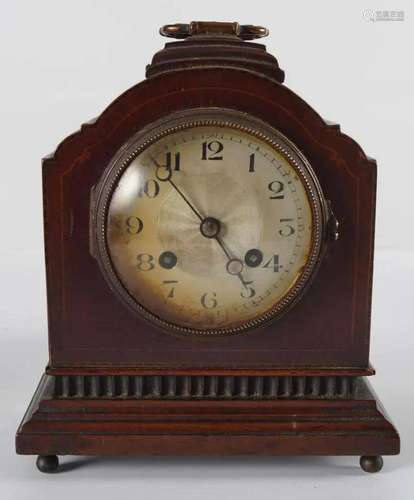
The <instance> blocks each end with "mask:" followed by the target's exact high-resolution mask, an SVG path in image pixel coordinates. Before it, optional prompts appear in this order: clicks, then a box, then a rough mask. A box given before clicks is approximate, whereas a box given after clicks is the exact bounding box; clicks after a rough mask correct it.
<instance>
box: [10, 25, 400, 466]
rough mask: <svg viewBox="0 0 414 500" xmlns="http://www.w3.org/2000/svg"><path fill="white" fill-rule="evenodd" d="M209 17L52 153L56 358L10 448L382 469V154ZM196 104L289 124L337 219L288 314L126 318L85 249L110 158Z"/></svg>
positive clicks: (48, 209) (48, 193) (48, 462)
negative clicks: (160, 322) (378, 241)
mask: <svg viewBox="0 0 414 500" xmlns="http://www.w3.org/2000/svg"><path fill="white" fill-rule="evenodd" d="M201 24H203V23H201ZM178 26H179V28H178V32H180V30H181V29H182V27H183V26H184V27H185V26H187V25H178ZM191 26H192V25H191ZM206 26H207V28H206V29H207V30H208V29H211V30H212V32H211V33H207V34H206V33H200V34H199V35H197V36H190V37H189V38H187V40H185V41H182V42H173V43H169V44H167V45H166V47H165V49H163V50H161V51H160V52H159V53H157V54H156V55H155V56H154V59H153V61H152V64H151V65H149V66H148V68H147V79H146V80H145V81H143V82H141V83H139V84H138V85H135V86H134V87H132V88H131V89H129V90H128V91H126V92H125V93H124V94H122V95H121V96H120V97H118V98H117V99H116V100H115V101H114V102H113V103H112V104H111V105H110V106H109V107H108V108H107V109H106V110H105V111H104V112H103V113H102V114H101V115H100V116H99V118H98V119H96V120H95V121H93V122H90V123H87V124H85V125H83V126H82V127H81V129H80V131H78V132H76V133H74V134H73V135H71V136H69V137H68V138H66V139H65V140H64V141H63V142H62V143H61V144H60V145H59V147H58V148H57V150H56V151H55V153H54V154H53V155H51V156H50V157H48V158H46V159H45V160H44V162H43V186H44V221H45V252H46V272H47V298H48V320H49V345H50V360H49V365H48V367H47V370H46V374H45V375H44V376H43V377H42V380H41V383H40V385H39V388H38V390H37V392H36V394H35V396H34V398H33V401H32V403H31V405H30V406H29V409H28V411H27V414H26V416H25V418H24V420H23V422H22V424H21V426H20V428H19V430H18V433H17V440H16V447H17V452H18V453H23V454H40V455H42V457H40V458H39V461H38V467H39V469H40V470H44V471H51V470H54V469H56V467H57V463H58V462H57V458H56V456H55V455H62V454H91V455H94V454H98V455H99V454H115V455H116V454H210V455H212V454H213V455H214V454H215V455H217V454H218V455H224V454H276V455H278V454H293V455H295V454H315V455H316V454H322V455H329V454H332V455H334V454H339V455H346V454H360V455H364V456H365V457H364V458H363V459H362V461H361V466H362V467H363V468H364V470H368V471H371V472H373V471H376V470H379V469H380V468H381V464H382V460H381V459H380V457H379V455H380V454H396V453H398V452H399V437H398V434H397V432H396V430H395V428H394V427H393V425H392V423H391V422H390V421H389V419H388V417H387V416H386V414H385V412H384V410H383V409H382V407H381V405H380V403H379V401H378V399H377V397H376V396H375V394H374V393H373V391H372V390H371V389H370V386H369V384H367V382H366V381H365V379H364V377H363V376H364V375H372V374H373V373H374V372H373V369H372V368H371V367H370V364H369V338H370V313H371V287H372V263H373V243H374V219H375V190H376V164H375V161H374V160H372V159H369V158H367V157H366V156H365V154H364V153H363V151H362V149H361V148H360V147H359V145H358V144H357V143H356V142H355V141H354V140H353V139H351V138H350V137H348V136H346V135H344V134H342V133H341V131H340V129H339V126H338V125H335V124H331V123H327V122H326V121H324V120H323V119H322V118H321V117H320V116H319V115H318V113H317V112H316V111H314V110H313V109H312V108H311V107H310V106H309V105H308V104H307V103H306V102H305V101H303V100H302V99H301V98H300V97H299V96H297V95H296V94H295V93H293V92H292V91H291V90H289V89H288V88H287V87H286V86H285V85H283V79H284V73H283V71H282V70H281V69H280V68H279V66H278V63H277V61H276V59H275V58H274V57H273V56H271V55H269V54H268V53H267V52H266V51H265V48H264V46H263V45H260V44H256V43H251V42H246V41H243V40H241V39H240V38H243V36H244V35H243V34H242V35H240V33H243V30H242V31H241V32H240V31H237V29H238V28H237V27H238V25H237V23H233V24H231V25H227V24H226V23H225V24H223V25H220V26H218V27H217V25H216V24H215V23H213V24H211V23H207V25H206ZM173 28H174V29H173V30H172V32H174V33H177V29H176V27H173ZM195 28H196V29H197V23H195ZM239 28H240V27H239ZM244 28H245V31H244V33H245V37H249V36H250V34H251V29H252V27H244ZM246 28H247V30H246ZM174 30H175V31H174ZM217 30H218V31H220V30H224V31H225V33H219V34H217ZM236 32H237V33H239V35H238V36H235V35H234V33H236ZM246 33H247V35H246ZM186 36H187V35H186ZM183 37H184V35H183ZM197 108H214V109H215V110H220V109H226V110H231V111H235V112H239V113H245V114H246V116H253V117H254V118H255V119H258V120H261V121H263V122H265V123H266V124H268V125H269V126H271V127H273V128H275V129H277V130H278V131H280V132H281V133H282V134H283V135H284V136H286V137H287V138H288V139H289V140H290V141H291V142H292V143H293V144H295V146H296V147H297V148H298V149H299V150H300V151H301V153H302V154H303V155H304V156H305V157H306V159H307V160H308V161H309V163H310V164H311V166H312V168H313V170H314V172H315V174H316V177H317V179H318V181H319V183H320V185H321V187H322V191H323V193H324V196H325V197H326V199H327V200H329V202H330V204H331V207H332V210H333V213H334V214H335V217H336V219H337V220H338V222H339V239H338V240H337V241H335V242H333V240H334V239H335V234H336V232H337V230H338V228H337V227H336V225H335V224H334V225H333V227H331V228H329V227H328V231H327V240H326V243H327V252H326V255H325V256H324V259H323V261H322V262H321V264H320V267H319V270H318V272H317V274H316V276H315V278H314V280H313V282H312V285H311V286H310V287H309V289H308V290H307V291H306V293H305V294H304V296H303V297H302V298H301V300H300V301H299V302H298V303H297V304H296V305H295V306H294V307H293V308H292V309H291V310H290V311H289V312H288V313H287V314H285V315H284V316H283V317H282V318H280V319H278V320H277V321H275V322H272V323H270V324H267V325H266V326H264V327H262V328H259V329H257V330H252V331H249V332H246V333H243V334H238V335H231V336H222V337H216V338H211V339H200V338H198V337H194V336H193V337H192V336H185V337H184V336H179V335H170V334H168V333H165V332H164V331H162V330H161V329H159V328H157V327H155V326H153V325H151V324H150V323H148V322H147V321H146V320H144V319H141V318H139V317H138V316H137V315H136V314H134V313H133V312H131V311H129V310H128V309H127V308H126V307H125V306H124V304H123V303H122V302H121V301H120V300H119V299H118V298H117V297H116V296H115V295H114V294H113V292H112V291H111V289H110V287H109V286H108V284H107V282H106V280H105V278H104V276H103V274H102V272H101V269H100V268H99V265H98V262H97V260H96V259H95V258H94V257H93V255H92V253H91V251H90V226H91V225H90V209H91V206H90V200H91V192H92V191H93V188H94V186H96V185H97V184H98V183H99V181H100V179H101V176H102V174H103V172H104V170H105V169H106V167H107V165H109V163H110V162H111V160H112V159H113V158H114V156H115V155H116V154H117V152H118V151H119V150H120V148H122V147H123V145H124V144H126V143H127V142H128V141H129V139H130V138H131V137H133V136H134V135H135V134H137V133H139V131H141V130H143V129H144V128H145V127H147V126H148V125H149V124H152V123H154V122H156V121H157V120H161V119H163V118H165V117H168V116H170V115H171V114H174V113H179V112H183V111H184V110H185V111H187V110H194V109H197Z"/></svg>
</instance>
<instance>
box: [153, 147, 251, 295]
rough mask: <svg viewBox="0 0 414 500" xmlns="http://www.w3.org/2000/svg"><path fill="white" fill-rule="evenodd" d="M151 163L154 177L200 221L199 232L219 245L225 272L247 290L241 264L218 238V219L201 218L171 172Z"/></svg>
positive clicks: (156, 162) (154, 161)
mask: <svg viewBox="0 0 414 500" xmlns="http://www.w3.org/2000/svg"><path fill="white" fill-rule="evenodd" d="M150 159H151V161H152V162H153V163H154V165H155V166H156V167H157V170H156V173H155V175H156V177H157V179H158V180H159V181H162V182H169V183H170V184H171V186H172V187H173V188H174V189H175V191H176V192H177V193H178V194H179V195H180V196H181V198H182V199H183V200H184V202H185V203H186V204H187V205H188V207H190V209H191V210H192V212H194V214H195V215H196V216H197V217H198V219H199V220H200V232H201V234H202V235H203V236H204V237H205V238H210V239H215V240H216V241H217V243H218V244H219V246H220V248H221V249H222V250H223V252H224V254H225V255H226V257H227V259H228V261H227V264H226V270H227V272H228V273H229V274H231V275H232V276H237V277H238V278H239V280H240V281H241V283H242V285H243V286H244V287H245V288H246V289H247V288H248V287H247V282H245V281H244V279H243V276H242V271H243V267H244V265H243V262H242V261H241V260H240V259H237V258H235V257H233V256H232V255H231V253H230V252H229V250H228V249H227V248H226V246H225V244H224V242H223V240H222V239H221V238H220V236H219V233H220V229H221V223H220V221H219V220H218V219H216V218H214V217H203V216H202V215H201V214H200V212H199V211H198V210H197V209H196V208H195V207H194V205H193V204H192V203H191V202H190V201H189V200H188V198H187V197H186V196H185V194H184V193H183V192H182V191H181V189H180V188H179V187H178V186H177V184H175V182H174V181H173V180H172V178H171V177H172V170H171V169H169V168H167V167H165V166H163V165H160V164H159V163H158V161H157V160H156V159H155V158H154V157H152V156H151V157H150ZM162 169H164V170H166V171H167V175H166V176H162V175H161V174H160V171H161V170H162Z"/></svg>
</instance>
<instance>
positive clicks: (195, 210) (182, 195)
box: [151, 157, 204, 222]
mask: <svg viewBox="0 0 414 500" xmlns="http://www.w3.org/2000/svg"><path fill="white" fill-rule="evenodd" d="M151 161H152V162H153V163H154V165H155V166H156V167H157V169H162V168H166V167H164V166H163V165H160V164H159V163H158V162H157V160H156V159H155V158H152V157H151ZM167 170H168V169H167ZM156 176H157V179H158V180H160V181H163V182H166V181H167V182H169V183H170V184H171V186H172V187H173V188H174V189H175V190H176V191H177V193H178V194H179V195H180V196H181V198H182V199H183V200H184V201H185V202H186V203H187V205H188V206H189V207H190V208H191V210H192V211H193V212H194V213H195V214H196V216H197V217H198V218H199V219H200V221H201V222H203V220H204V218H203V217H202V216H201V214H200V212H199V211H198V210H197V209H196V208H195V207H194V206H193V205H192V203H190V201H189V200H188V198H187V197H186V196H185V194H184V193H183V192H182V191H181V189H180V188H179V187H178V186H177V184H176V183H175V182H174V181H173V180H172V179H171V176H172V171H171V170H168V177H166V178H165V179H162V178H161V177H159V175H158V174H156Z"/></svg>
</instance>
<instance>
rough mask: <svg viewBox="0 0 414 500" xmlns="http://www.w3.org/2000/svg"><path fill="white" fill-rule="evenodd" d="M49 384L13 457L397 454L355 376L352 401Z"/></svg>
mask: <svg viewBox="0 0 414 500" xmlns="http://www.w3.org/2000/svg"><path fill="white" fill-rule="evenodd" d="M50 379H51V377H50V376H48V375H44V376H43V377H42V380H41V382H40V384H39V387H38V389H37V391H36V393H35V396H34V397H33V400H32V402H31V404H30V406H29V408H28V410H27V413H26V415H25V417H24V420H23V422H22V424H21V426H20V427H19V429H18V432H17V436H16V450H17V453H19V454H29V455H32V454H33V455H41V456H43V457H50V456H54V455H206V456H207V455H223V456H224V455H361V456H363V457H364V460H363V462H364V465H365V468H364V467H363V468H364V470H367V471H369V469H372V470H371V471H374V469H375V467H374V466H372V467H371V466H370V464H371V462H372V463H374V464H375V463H377V464H378V463H379V458H380V457H379V456H380V455H395V454H398V453H399V446H400V442H399V436H398V433H397V431H396V429H395V428H394V426H393V424H392V423H391V422H390V420H389V419H388V417H387V415H386V413H385V412H384V410H383V409H382V407H381V405H380V403H379V400H378V399H377V398H376V396H375V394H374V393H373V391H372V389H371V388H370V386H369V385H368V383H367V382H366V381H365V380H364V379H362V378H361V379H360V381H359V389H358V391H357V392H356V393H355V396H353V397H352V398H348V399H343V400H342V399H329V400H328V399H317V400H315V399H313V400H310V399H301V400H295V399H278V400H271V401H270V400H256V401H252V400H249V401H242V400H231V401H229V400H218V399H217V400H188V401H182V400H180V401H176V400H162V401H161V400H135V399H99V398H97V399H91V398H70V399H59V398H55V397H53V392H51V387H50V386H51V384H50ZM377 457H379V458H377ZM370 459H371V460H370ZM361 464H362V462H361ZM361 466H362V465H361ZM377 469H378V467H377ZM378 470H379V469H378Z"/></svg>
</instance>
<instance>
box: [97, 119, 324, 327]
mask: <svg viewBox="0 0 414 500" xmlns="http://www.w3.org/2000/svg"><path fill="white" fill-rule="evenodd" d="M102 193H103V194H102V196H101V204H100V214H101V215H100V221H101V226H102V227H101V228H100V229H101V232H102V234H103V235H104V241H101V245H100V247H101V249H102V253H103V259H102V261H103V264H104V269H105V272H106V275H107V277H109V280H110V282H111V284H112V286H113V288H114V289H115V290H116V291H117V292H118V294H119V295H120V296H121V298H123V300H124V301H126V302H127V303H128V304H129V305H130V306H131V307H132V308H133V309H135V310H136V311H137V312H138V313H140V314H143V315H144V316H146V317H147V318H149V319H150V320H152V321H154V322H156V323H158V324H160V325H162V326H164V327H165V328H167V329H171V330H173V331H178V332H183V333H197V334H225V333H238V332H242V331H244V330H246V329H248V328H253V327H255V326H259V325H260V324H262V323H264V322H266V321H269V320H270V319H272V318H276V317H277V316H278V315H280V314H281V313H282V312H283V311H285V310H286V309H287V308H288V307H289V306H290V305H291V304H292V303H293V302H294V301H295V300H296V299H297V298H298V297H299V295H300V294H301V293H302V291H303V288H304V287H305V285H306V284H307V282H308V281H309V279H310V277H311V275H312V273H313V271H314V269H315V266H316V264H317V262H318V257H319V254H320V249H321V235H322V232H323V209H322V198H321V193H320V188H319V186H318V185H317V181H316V180H315V177H314V176H313V174H312V171H311V168H310V166H309V164H308V163H307V161H306V160H305V159H304V158H303V157H302V156H301V155H300V153H299V152H298V151H297V149H296V148H295V147H294V146H293V145H292V144H291V143H290V142H289V141H288V140H287V139H286V138H284V137H283V136H282V135H281V134H279V133H277V132H276V131H274V130H273V129H267V127H266V126H264V125H262V124H256V122H255V121H254V120H253V121H252V120H247V119H246V118H245V117H243V118H241V117H239V115H233V114H232V113H230V114H229V116H226V115H224V116H223V114H222V113H220V114H219V115H218V116H217V112H216V114H215V115H212V114H211V113H206V112H204V114H203V113H201V112H200V114H199V115H197V114H196V115H194V112H193V113H192V114H191V115H188V116H186V115H185V114H184V116H182V117H180V118H175V119H174V120H172V121H169V122H168V123H166V124H163V125H160V126H159V128H154V129H153V130H151V131H148V132H147V133H146V134H144V135H142V134H141V135H140V136H139V137H137V138H135V139H134V140H133V141H132V142H131V144H129V145H128V146H127V147H126V148H125V149H124V150H123V152H122V153H121V154H120V155H118V157H117V158H116V159H115V161H114V162H113V164H112V165H111V168H110V174H109V176H108V177H107V178H106V181H105V182H104V183H103V189H102ZM98 210H99V207H98ZM98 219H99V216H98ZM98 226H99V224H98ZM98 229H99V228H98ZM98 233H99V231H98Z"/></svg>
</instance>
